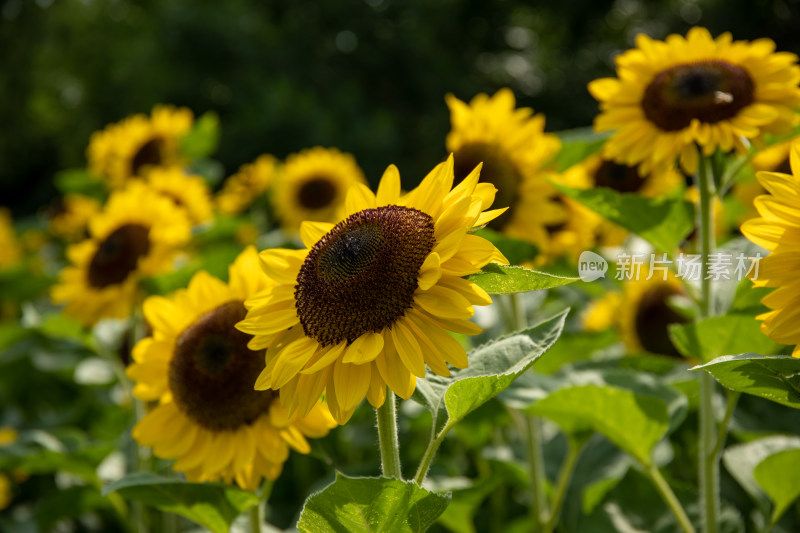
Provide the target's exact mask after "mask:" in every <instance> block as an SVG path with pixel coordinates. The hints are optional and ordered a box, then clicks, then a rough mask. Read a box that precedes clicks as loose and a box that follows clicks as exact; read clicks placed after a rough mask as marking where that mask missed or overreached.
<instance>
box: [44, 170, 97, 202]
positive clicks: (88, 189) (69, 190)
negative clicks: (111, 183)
mask: <svg viewBox="0 0 800 533" xmlns="http://www.w3.org/2000/svg"><path fill="white" fill-rule="evenodd" d="M54 182H55V185H56V188H57V189H58V190H59V191H61V194H83V195H85V196H92V197H94V198H102V197H103V196H104V195H105V186H104V185H103V182H102V181H101V180H99V179H98V178H97V177H95V176H93V175H92V174H91V173H90V172H89V171H88V170H86V169H85V168H73V169H70V170H62V171H61V172H59V173H57V174H56V175H55V178H54Z"/></svg>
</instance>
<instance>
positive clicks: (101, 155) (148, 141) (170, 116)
mask: <svg viewBox="0 0 800 533" xmlns="http://www.w3.org/2000/svg"><path fill="white" fill-rule="evenodd" d="M193 120H194V118H193V116H192V112H191V111H190V110H189V109H187V108H185V107H182V108H177V109H176V108H174V107H172V106H156V107H154V108H153V112H152V113H151V115H150V117H147V116H145V115H133V116H131V117H128V118H126V119H124V120H122V121H121V122H118V123H115V124H110V125H108V126H107V127H106V128H105V129H104V130H103V131H98V132H95V133H94V134H92V137H91V139H90V140H89V148H88V149H87V151H86V157H87V159H88V160H89V169H90V170H91V171H92V172H93V173H95V174H97V175H98V176H101V177H102V178H104V179H106V180H107V181H108V184H109V185H110V186H111V187H119V186H121V185H122V184H123V183H124V182H125V180H127V179H128V178H130V177H133V176H140V177H141V176H144V175H145V174H146V173H147V171H149V170H150V169H152V168H154V167H162V166H164V167H169V166H173V165H180V164H181V163H182V162H183V161H182V159H181V156H180V153H179V148H180V142H179V141H180V138H181V137H182V136H184V135H186V134H187V133H188V132H189V130H190V129H191V128H192V122H193Z"/></svg>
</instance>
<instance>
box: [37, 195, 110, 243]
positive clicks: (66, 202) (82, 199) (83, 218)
mask: <svg viewBox="0 0 800 533" xmlns="http://www.w3.org/2000/svg"><path fill="white" fill-rule="evenodd" d="M99 211H100V202H99V201H97V200H96V199H94V198H92V197H91V196H84V195H82V194H67V195H65V196H64V197H63V198H62V199H61V201H60V202H59V204H58V205H57V206H56V208H55V209H54V210H53V213H52V215H51V216H50V220H49V228H50V232H51V233H53V234H54V235H58V236H59V237H61V238H63V239H65V240H67V241H71V242H75V241H79V240H81V239H83V238H85V237H86V235H87V233H86V231H87V228H88V225H89V220H90V219H91V218H92V217H93V216H94V215H95V214H96V213H98V212H99Z"/></svg>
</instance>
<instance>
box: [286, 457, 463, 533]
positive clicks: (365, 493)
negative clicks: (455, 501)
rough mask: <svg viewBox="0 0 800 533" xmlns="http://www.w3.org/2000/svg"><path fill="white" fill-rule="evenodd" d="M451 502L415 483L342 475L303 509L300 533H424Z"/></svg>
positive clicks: (299, 526) (338, 474)
mask: <svg viewBox="0 0 800 533" xmlns="http://www.w3.org/2000/svg"><path fill="white" fill-rule="evenodd" d="M449 502H450V494H449V493H448V494H437V493H435V492H430V491H427V490H425V489H423V488H421V487H419V486H418V485H417V484H416V483H414V482H412V481H401V480H399V479H389V478H364V477H361V478H352V477H347V476H345V475H344V474H341V473H339V472H337V473H336V480H335V481H334V482H333V483H331V484H330V485H328V486H327V487H325V488H324V489H323V490H322V491H321V492H318V493H316V494H313V495H311V496H310V497H309V498H308V499H307V500H306V503H305V505H304V506H303V511H302V513H301V514H300V520H299V521H298V522H297V529H298V531H302V532H305V531H308V532H311V533H323V532H328V531H330V532H337V533H348V532H358V531H368V532H370V533H378V532H381V531H387V532H395V531H397V532H404V531H425V530H426V529H428V528H429V527H430V526H431V524H433V522H434V521H435V520H436V518H438V516H439V515H441V514H442V513H443V512H444V510H445V509H446V508H447V504H448V503H449Z"/></svg>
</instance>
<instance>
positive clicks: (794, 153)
mask: <svg viewBox="0 0 800 533" xmlns="http://www.w3.org/2000/svg"><path fill="white" fill-rule="evenodd" d="M790 159H791V169H792V174H783V173H780V172H759V173H758V174H756V177H757V178H758V181H759V182H760V183H761V185H762V186H763V187H764V188H765V189H766V190H767V192H768V193H769V194H765V195H762V196H759V197H757V198H756V200H755V206H756V209H757V210H758V213H759V215H761V216H760V218H756V219H751V220H748V221H747V222H745V223H744V224H742V233H743V234H744V236H745V237H747V238H748V239H750V240H751V241H753V242H754V243H755V244H757V245H759V246H761V247H763V248H766V249H767V250H770V252H771V253H770V254H769V255H768V256H766V257H765V258H763V259H762V260H761V261H760V264H759V269H758V277H757V278H756V279H753V285H754V286H756V287H775V290H774V291H773V292H772V293H770V294H769V295H767V296H766V297H764V299H762V300H761V302H762V303H763V304H764V305H766V306H767V307H768V308H770V309H772V311H769V312H767V313H764V314H762V315H759V316H758V317H756V318H758V319H759V320H762V321H763V322H762V323H761V331H763V332H764V334H766V335H767V336H768V337H770V338H771V339H772V340H774V341H775V342H779V343H781V344H790V345H791V344H794V345H795V348H794V351H793V352H792V355H793V356H794V357H800V348H799V347H798V346H800V320H798V316H800V284H798V280H797V271H798V269H799V268H800V144H795V145H793V146H792V150H791V154H790Z"/></svg>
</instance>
